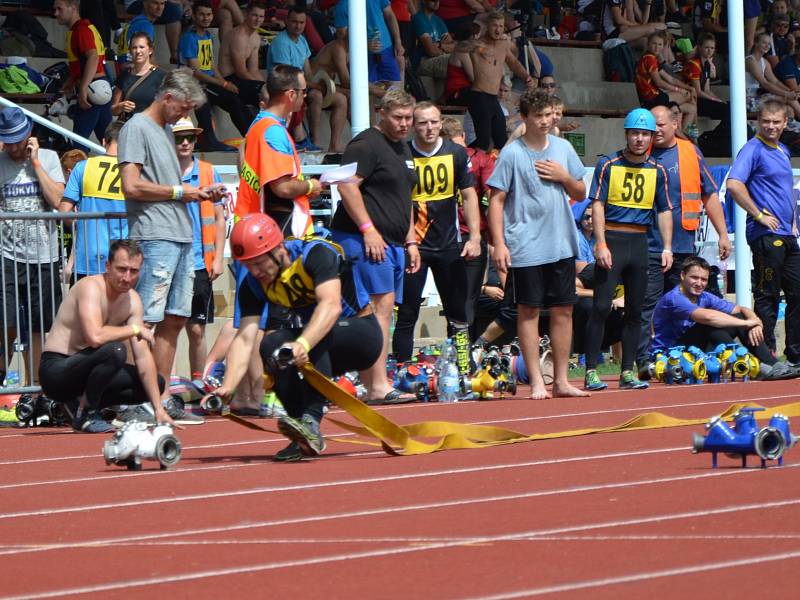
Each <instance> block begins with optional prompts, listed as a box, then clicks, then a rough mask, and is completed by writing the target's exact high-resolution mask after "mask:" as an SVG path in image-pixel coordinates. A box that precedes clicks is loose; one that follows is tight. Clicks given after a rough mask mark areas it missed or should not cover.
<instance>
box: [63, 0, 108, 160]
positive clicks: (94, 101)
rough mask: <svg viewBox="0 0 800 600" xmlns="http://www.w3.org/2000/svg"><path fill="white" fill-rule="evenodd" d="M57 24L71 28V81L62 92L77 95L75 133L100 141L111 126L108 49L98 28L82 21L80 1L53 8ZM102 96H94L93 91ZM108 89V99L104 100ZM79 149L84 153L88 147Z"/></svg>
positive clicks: (69, 49)
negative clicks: (93, 136)
mask: <svg viewBox="0 0 800 600" xmlns="http://www.w3.org/2000/svg"><path fill="white" fill-rule="evenodd" d="M53 8H54V11H55V17H56V21H58V23H59V24H60V25H63V26H64V27H67V28H68V29H69V30H68V31H67V50H68V52H67V60H68V64H69V78H68V79H67V81H66V82H65V83H64V86H63V87H62V90H61V91H62V92H64V93H67V94H70V93H73V92H74V93H75V94H76V95H77V97H78V104H77V106H76V107H75V112H74V113H73V115H72V122H73V123H72V130H73V131H74V132H75V133H77V134H78V135H80V136H81V137H84V138H89V137H90V136H91V135H92V133H94V135H95V137H97V140H98V141H102V140H103V133H105V130H106V127H108V124H109V123H111V98H110V92H111V82H110V81H109V80H108V77H107V76H106V69H105V64H106V47H105V45H104V44H103V40H102V39H101V38H100V34H99V33H98V32H97V28H96V27H95V26H94V25H92V24H91V23H90V22H89V21H88V19H81V17H80V8H79V0H56V1H55V3H54V5H53ZM90 87H91V88H92V89H93V90H95V89H96V90H97V91H98V93H97V94H95V93H94V92H90V89H89V88H90ZM103 88H105V91H106V92H108V94H109V95H108V96H106V97H105V98H101V95H100V94H99V92H100V91H101V90H102V89H103ZM76 145H77V146H78V147H79V148H81V149H82V150H88V148H86V147H85V146H82V145H79V144H77V143H76Z"/></svg>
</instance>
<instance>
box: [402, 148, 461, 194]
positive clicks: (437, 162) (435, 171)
mask: <svg viewBox="0 0 800 600" xmlns="http://www.w3.org/2000/svg"><path fill="white" fill-rule="evenodd" d="M414 171H415V172H416V174H417V184H416V185H415V186H414V191H413V192H412V193H411V198H412V199H413V200H414V202H431V201H433V200H449V199H450V198H452V197H453V196H454V195H455V182H454V179H455V169H454V168H453V155H452V154H445V155H443V156H429V157H425V156H418V157H414Z"/></svg>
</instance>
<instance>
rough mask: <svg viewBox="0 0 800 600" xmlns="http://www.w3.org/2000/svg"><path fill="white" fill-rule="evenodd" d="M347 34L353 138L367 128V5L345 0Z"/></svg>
mask: <svg viewBox="0 0 800 600" xmlns="http://www.w3.org/2000/svg"><path fill="white" fill-rule="evenodd" d="M347 2H348V6H347V8H348V16H349V21H348V24H347V34H348V40H349V42H348V43H349V45H350V125H351V128H352V131H353V137H355V136H356V135H357V134H358V133H360V132H362V131H364V130H365V129H367V128H368V127H369V71H368V64H367V60H368V58H369V57H368V55H367V3H366V2H365V1H364V0H347Z"/></svg>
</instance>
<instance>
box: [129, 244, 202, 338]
mask: <svg viewBox="0 0 800 600" xmlns="http://www.w3.org/2000/svg"><path fill="white" fill-rule="evenodd" d="M139 244H140V245H141V247H142V253H143V254H144V263H143V264H142V272H141V275H140V277H139V283H137V284H136V291H137V292H139V296H141V298H142V305H143V306H144V322H145V323H160V322H161V321H163V320H164V315H165V314H168V315H175V316H177V317H189V316H191V314H192V297H193V296H194V252H193V251H192V243H191V242H186V243H180V242H170V241H167V240H141V241H140V242H139Z"/></svg>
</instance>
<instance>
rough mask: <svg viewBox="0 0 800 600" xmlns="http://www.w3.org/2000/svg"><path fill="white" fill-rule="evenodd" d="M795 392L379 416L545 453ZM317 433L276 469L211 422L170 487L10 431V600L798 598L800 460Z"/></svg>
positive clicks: (684, 438)
mask: <svg viewBox="0 0 800 600" xmlns="http://www.w3.org/2000/svg"><path fill="white" fill-rule="evenodd" d="M796 390H797V383H796V382H791V381H790V382H774V383H750V384H727V385H703V386H694V387H688V386H687V387H666V386H660V385H658V386H655V387H654V388H653V389H651V390H647V391H642V392H625V391H616V390H610V391H607V392H602V393H597V394H595V395H594V396H593V397H592V398H589V399H558V400H547V401H532V400H504V401H495V402H480V403H479V402H466V403H459V404H447V405H438V404H435V403H432V404H416V405H406V406H395V407H386V408H383V409H381V410H382V411H383V412H384V413H385V414H386V415H387V416H389V417H390V418H391V419H393V420H395V421H396V422H398V423H412V422H418V421H422V420H448V421H455V422H462V423H485V424H496V425H500V426H503V427H506V428H510V429H514V430H518V431H523V432H526V433H545V432H555V431H563V430H569V429H576V428H580V427H603V426H609V425H613V424H617V423H621V422H623V421H626V420H627V419H629V418H630V417H632V416H634V415H636V414H638V413H641V412H648V411H652V410H659V411H661V412H665V413H668V414H671V415H675V416H679V417H686V418H697V417H710V416H712V415H714V414H717V413H720V412H722V410H723V409H724V408H726V407H727V406H728V405H729V404H730V403H731V402H734V401H737V400H755V401H757V402H759V403H761V404H763V405H765V406H777V405H779V404H785V403H787V402H793V401H796V400H797V399H798V396H797V394H796ZM336 412H337V411H333V413H336ZM339 416H341V415H339ZM258 422H259V423H260V424H263V425H274V423H273V422H271V421H269V420H261V421H258ZM793 425H794V429H795V431H796V432H797V431H798V430H800V423H794V424H793ZM323 429H324V431H325V432H326V434H328V439H329V444H328V450H327V451H326V453H325V454H324V455H323V457H321V458H318V459H314V460H306V461H303V462H302V463H294V464H275V463H272V462H271V461H270V457H271V455H272V454H273V453H274V452H275V451H277V450H279V449H280V448H282V447H283V446H284V445H285V443H286V442H285V440H284V439H282V438H281V437H280V436H279V435H277V434H263V433H260V432H255V431H252V430H249V429H245V428H243V427H241V426H238V425H236V424H234V423H231V422H229V421H225V420H211V421H209V422H208V423H207V424H206V425H203V426H200V427H192V428H187V429H185V430H184V431H180V432H178V437H179V438H180V439H181V442H182V444H183V446H184V453H183V457H182V460H181V462H180V463H179V464H178V465H177V467H176V468H175V469H174V470H172V471H167V472H161V471H159V470H158V469H157V468H156V466H154V465H155V463H145V470H143V471H140V472H128V471H126V470H124V469H120V468H117V467H107V466H106V465H105V463H104V462H103V459H102V456H101V450H102V444H103V441H104V440H105V439H108V436H106V435H83V434H75V433H72V432H71V431H69V430H67V429H30V430H19V429H2V430H0V557H1V558H0V561H2V562H0V564H2V565H3V573H4V577H3V583H2V585H1V586H0V598H23V597H24V598H47V597H58V598H61V597H66V596H70V595H79V594H89V595H96V596H101V595H102V596H103V597H123V596H124V597H125V598H140V597H141V598H145V597H146V598H153V597H156V595H159V596H161V595H164V594H169V595H170V596H166V597H175V598H192V599H193V600H197V599H200V598H215V599H219V598H241V597H252V598H262V597H270V598H288V597H303V598H305V597H308V598H325V599H329V598H381V599H384V598H398V599H399V598H447V599H450V598H464V599H466V598H523V597H526V598H527V597H536V596H542V595H548V596H553V597H562V598H593V599H594V598H602V599H605V598H609V599H612V598H613V599H617V598H633V597H637V598H638V597H641V596H642V595H644V594H647V595H649V596H650V598H659V599H660V598H688V597H700V598H704V599H713V598H725V599H728V598H750V597H752V596H754V595H760V596H764V595H765V592H766V593H767V594H769V596H770V597H780V598H792V597H796V596H795V594H797V590H798V589H799V588H800V494H799V493H798V492H799V491H800V469H798V468H797V467H799V466H800V448H795V449H793V450H790V451H788V452H787V454H786V455H785V462H784V466H783V467H782V468H777V467H771V468H769V469H765V470H764V469H760V468H757V467H756V466H755V465H756V464H757V461H756V460H753V459H751V461H750V462H751V463H752V465H753V467H752V468H748V469H740V468H738V461H736V460H732V459H729V458H727V457H720V467H721V468H719V469H716V470H712V469H711V468H710V462H711V461H710V456H709V455H692V454H691V453H690V451H689V445H690V442H691V434H692V432H693V431H701V428H699V427H681V428H673V429H660V430H652V431H639V432H622V433H613V434H602V435H591V436H584V437H575V438H564V439H557V440H550V441H541V442H528V443H521V444H514V445H509V446H500V447H494V448H486V449H481V450H458V451H448V452H440V453H436V454H432V455H426V456H412V457H390V456H387V455H385V454H384V453H383V452H382V451H380V450H379V449H377V448H371V447H369V446H359V445H353V444H348V443H340V442H339V441H336V440H342V441H344V440H348V439H353V437H352V436H351V435H350V434H347V433H346V432H343V431H341V430H339V429H337V428H336V427H335V426H333V425H331V424H330V423H329V424H327V425H324V427H323Z"/></svg>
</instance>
